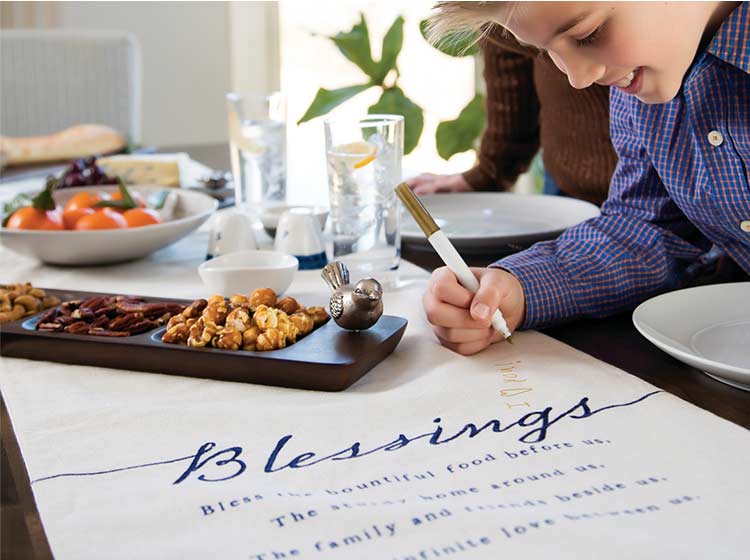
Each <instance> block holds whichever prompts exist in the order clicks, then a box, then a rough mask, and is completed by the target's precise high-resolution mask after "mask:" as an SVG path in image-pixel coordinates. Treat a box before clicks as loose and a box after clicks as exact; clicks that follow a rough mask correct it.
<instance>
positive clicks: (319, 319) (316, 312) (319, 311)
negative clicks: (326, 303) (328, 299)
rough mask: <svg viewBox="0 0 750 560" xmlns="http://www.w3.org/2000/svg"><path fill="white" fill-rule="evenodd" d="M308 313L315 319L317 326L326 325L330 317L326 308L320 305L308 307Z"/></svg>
mask: <svg viewBox="0 0 750 560" xmlns="http://www.w3.org/2000/svg"><path fill="white" fill-rule="evenodd" d="M307 314H308V315H310V318H311V319H312V320H313V323H314V324H315V326H316V327H319V326H320V325H324V324H325V323H327V322H328V319H330V317H329V316H328V312H327V311H326V310H325V308H324V307H320V306H313V307H308V308H307Z"/></svg>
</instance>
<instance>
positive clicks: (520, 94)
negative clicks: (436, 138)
mask: <svg viewBox="0 0 750 560" xmlns="http://www.w3.org/2000/svg"><path fill="white" fill-rule="evenodd" d="M482 54H483V58H484V79H485V82H486V84H487V99H486V109H487V128H486V129H485V131H484V135H483V136H482V142H481V148H480V150H479V154H478V161H477V164H476V165H475V166H474V167H473V168H472V169H470V170H469V171H466V172H465V173H463V177H464V179H466V182H467V183H469V185H471V186H472V187H473V188H474V189H476V190H507V189H509V188H510V187H512V186H513V184H514V183H515V181H516V179H517V178H518V176H519V175H520V174H521V173H523V172H524V171H525V170H526V169H527V168H528V166H529V163H530V162H531V159H532V158H533V157H534V154H536V152H537V150H538V149H539V119H538V115H539V101H538V98H537V94H536V89H535V87H534V59H533V56H530V55H529V54H528V53H525V52H523V51H522V50H521V49H519V52H515V51H513V50H511V49H508V48H506V47H505V46H504V45H502V44H500V42H498V41H494V40H492V39H488V40H487V41H485V43H484V44H483V46H482Z"/></svg>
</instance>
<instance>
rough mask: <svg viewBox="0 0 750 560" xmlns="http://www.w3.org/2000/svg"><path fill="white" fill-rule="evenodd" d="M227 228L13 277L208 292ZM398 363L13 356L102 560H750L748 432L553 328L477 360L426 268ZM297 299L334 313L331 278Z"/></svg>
mask: <svg viewBox="0 0 750 560" xmlns="http://www.w3.org/2000/svg"><path fill="white" fill-rule="evenodd" d="M205 248H206V235H205V233H204V232H203V233H201V232H199V233H196V234H194V235H193V236H191V237H189V238H187V239H186V240H184V241H182V242H180V243H178V244H176V245H174V246H172V247H170V248H167V249H164V250H162V251H160V252H159V253H157V254H155V255H154V256H152V257H151V258H149V259H145V260H142V261H139V262H135V263H130V264H125V265H119V266H113V267H106V268H87V269H65V268H52V267H46V266H42V265H39V264H37V263H35V262H34V261H31V260H28V259H24V258H21V257H18V256H16V255H14V254H12V253H9V252H7V251H5V250H3V251H2V252H0V256H2V261H3V267H2V270H0V281H2V282H9V281H20V280H30V281H32V282H33V283H34V284H36V285H40V286H46V287H56V288H75V289H81V290H98V291H105V290H106V291H113V292H127V293H136V294H138V293H140V294H144V295H153V296H169V297H186V298H192V297H198V296H205V295H207V294H206V293H205V291H204V290H203V288H202V286H201V285H200V280H199V279H198V276H197V273H196V272H195V267H196V266H197V264H199V263H200V262H201V259H202V257H203V255H204V254H205ZM401 276H402V282H403V284H404V286H403V287H402V288H401V289H399V290H398V291H395V292H393V291H391V292H389V293H387V294H386V300H385V309H386V313H388V314H395V315H402V316H404V317H406V318H408V320H409V326H408V328H407V331H406V335H405V336H404V339H403V340H402V342H401V344H400V345H399V347H398V348H397V349H396V351H395V353H394V354H393V355H391V356H390V357H389V358H388V359H387V360H386V361H385V362H383V363H381V364H380V365H379V366H377V367H376V368H375V369H374V370H372V371H371V372H370V373H369V374H367V375H366V376H365V377H364V378H363V379H362V380H360V381H359V382H358V383H357V384H355V385H354V386H353V387H351V388H350V389H348V390H346V391H344V392H341V393H319V392H312V391H301V390H291V389H281V388H273V387H265V386H259V385H247V384H238V383H222V382H215V381H207V380H197V379H190V378H181V377H175V376H166V375H156V374H150V373H139V372H127V371H119V370H110V369H103V368H94V367H81V366H66V365H62V364H55V363H49V362H34V361H27V360H18V359H10V358H2V359H0V388H1V389H2V392H3V395H4V398H5V400H6V404H7V406H8V409H9V413H10V415H11V419H12V421H13V423H14V427H15V431H16V435H17V438H18V441H19V444H20V447H21V450H22V453H23V456H24V460H25V462H26V465H27V468H28V471H29V476H30V478H31V480H32V489H33V491H34V495H35V497H36V501H37V505H38V508H39V512H40V515H41V519H42V522H43V524H44V528H45V530H46V534H47V537H48V539H49V541H50V545H51V547H52V551H53V553H54V555H55V557H56V558H58V559H62V560H65V559H68V558H70V559H76V560H79V559H86V558H103V557H106V558H128V559H132V558H158V559H165V558H203V557H206V556H209V555H210V557H215V558H238V559H248V558H249V559H258V560H270V559H278V558H294V559H308V558H309V559H315V558H334V559H335V558H389V559H399V560H406V559H445V558H500V557H508V558H513V557H523V558H527V559H532V558H549V557H552V556H554V557H556V558H628V559H631V558H639V559H646V558H707V557H715V558H744V557H745V555H746V551H745V547H744V543H745V541H746V535H747V531H748V528H750V527H749V523H748V520H747V511H748V508H747V504H748V501H750V490H748V485H747V482H746V477H747V472H748V466H750V438H749V437H748V434H747V432H746V431H745V430H743V429H742V428H740V427H738V426H736V425H734V424H731V423H729V422H726V421H724V420H722V419H720V418H718V417H716V416H714V415H712V414H710V413H708V412H705V411H703V410H700V409H698V408H696V407H694V406H692V405H690V404H688V403H685V402H684V401H681V400H680V399H678V398H676V397H674V396H672V395H669V394H667V393H664V392H660V391H658V390H657V389H656V388H654V387H653V386H651V385H649V384H647V383H645V382H643V381H641V380H639V379H637V378H635V377H633V376H631V375H628V374H626V373H624V372H622V371H620V370H618V369H616V368H614V367H611V366H609V365H607V364H604V363H602V362H599V361H597V360H595V359H593V358H591V357H589V356H587V355H585V354H582V353H580V352H578V351H576V350H574V349H572V348H570V347H567V346H565V345H564V344H562V343H560V342H557V341H555V340H553V339H551V338H548V337H546V336H544V335H541V334H539V333H535V332H529V333H519V334H518V336H517V337H514V340H516V343H515V344H514V345H512V346H511V345H508V344H499V345H495V346H493V347H492V348H490V349H489V350H487V351H485V352H483V353H481V354H479V355H477V356H474V357H470V358H467V357H461V356H458V355H456V354H454V353H452V352H450V351H448V350H446V349H445V348H442V347H441V346H439V345H438V344H437V343H436V341H435V340H434V338H433V337H432V335H431V333H430V330H429V326H428V325H427V323H426V321H425V319H424V317H423V313H422V309H421V293H422V290H423V287H424V283H425V281H426V278H427V275H426V274H425V273H423V272H422V271H421V270H419V269H417V268H416V267H414V266H412V265H409V264H408V263H405V264H404V265H403V267H402V271H401ZM289 293H290V294H291V295H293V296H295V297H299V298H300V299H301V300H302V301H303V302H305V303H308V304H314V303H321V302H323V301H325V300H326V298H327V294H326V288H325V286H324V284H323V282H322V280H320V279H319V277H318V275H317V273H315V272H307V273H299V274H298V275H297V277H296V279H295V283H294V285H293V286H292V288H291V289H290V291H289Z"/></svg>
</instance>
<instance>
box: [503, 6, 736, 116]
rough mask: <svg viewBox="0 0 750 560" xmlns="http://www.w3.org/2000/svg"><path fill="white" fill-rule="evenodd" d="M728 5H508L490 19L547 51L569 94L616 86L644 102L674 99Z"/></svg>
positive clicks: (530, 43) (730, 7)
mask: <svg viewBox="0 0 750 560" xmlns="http://www.w3.org/2000/svg"><path fill="white" fill-rule="evenodd" d="M735 7H736V3H734V2H675V3H670V2H507V3H505V2H504V3H502V4H501V6H500V8H499V13H498V17H497V18H496V19H497V21H498V22H500V23H501V24H502V25H503V26H504V27H506V28H507V29H508V30H509V31H510V32H511V33H513V35H515V36H516V38H517V39H518V40H519V41H520V42H521V43H524V44H529V45H534V46H536V47H538V48H540V49H543V50H545V51H546V52H547V53H548V54H549V56H550V58H551V59H552V61H553V62H554V63H555V64H556V65H557V67H558V68H559V69H560V70H561V71H562V72H564V73H565V74H566V75H567V76H568V80H569V81H570V84H571V85H572V86H573V87H575V88H579V89H580V88H585V87H588V86H590V85H591V84H593V83H597V84H600V85H605V86H615V87H618V88H619V89H621V90H622V91H623V92H625V93H628V94H631V95H635V96H636V97H638V98H639V99H640V100H641V101H643V102H644V103H665V102H667V101H670V100H671V99H673V98H674V97H675V95H677V93H678V91H679V90H680V87H681V85H682V80H683V78H684V76H685V74H686V72H687V71H688V68H689V67H690V65H691V64H692V61H693V59H694V58H695V54H696V52H697V51H698V49H699V47H700V46H701V43H702V42H704V41H707V40H709V39H710V38H711V37H712V36H713V34H714V33H715V32H716V30H717V29H718V27H719V26H720V24H721V21H723V19H724V17H726V15H727V14H728V13H729V12H731V11H732V10H733V9H734V8H735Z"/></svg>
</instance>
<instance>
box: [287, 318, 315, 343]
mask: <svg viewBox="0 0 750 560" xmlns="http://www.w3.org/2000/svg"><path fill="white" fill-rule="evenodd" d="M289 320H290V321H291V322H292V324H293V325H294V326H295V327H297V330H298V331H299V335H298V336H299V338H302V337H303V336H305V335H308V334H310V333H311V332H312V331H313V329H314V328H315V323H313V320H312V317H310V315H308V314H307V313H304V312H298V313H293V314H292V315H291V316H290V317H289Z"/></svg>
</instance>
